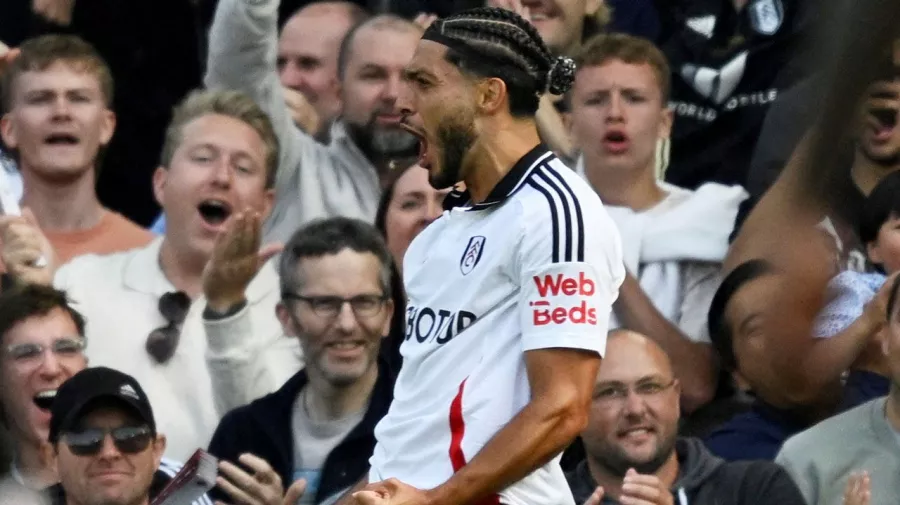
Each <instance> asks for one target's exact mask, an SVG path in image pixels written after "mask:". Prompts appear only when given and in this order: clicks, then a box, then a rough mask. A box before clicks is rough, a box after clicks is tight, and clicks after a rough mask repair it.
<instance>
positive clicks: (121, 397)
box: [50, 367, 156, 444]
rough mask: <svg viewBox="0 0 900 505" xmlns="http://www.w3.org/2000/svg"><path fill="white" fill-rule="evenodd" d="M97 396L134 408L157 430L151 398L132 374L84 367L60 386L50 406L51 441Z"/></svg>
mask: <svg viewBox="0 0 900 505" xmlns="http://www.w3.org/2000/svg"><path fill="white" fill-rule="evenodd" d="M99 400H107V401H111V402H112V403H113V404H115V403H118V404H120V405H123V406H125V407H127V408H128V409H130V410H131V411H133V412H134V413H135V414H137V415H138V417H140V418H141V420H142V421H144V422H145V423H147V425H148V426H149V427H150V431H151V432H152V433H153V434H156V422H155V421H154V419H153V409H151V408H150V400H149V399H148V398H147V394H146V393H145V392H144V390H143V388H141V385H140V384H138V381H137V380H135V378H134V377H132V376H130V375H128V374H125V373H122V372H120V371H118V370H113V369H112V368H106V367H91V368H85V369H84V370H82V371H80V372H78V373H77V374H75V375H73V376H72V377H70V378H69V380H67V381H66V382H64V383H63V385H62V386H60V388H59V390H57V392H56V398H54V399H53V405H52V406H51V407H50V442H51V443H54V444H55V443H56V442H57V441H58V440H59V434H60V433H61V432H63V431H66V430H69V429H71V428H72V427H73V426H74V425H75V424H76V423H78V422H79V421H80V420H81V417H82V416H83V415H84V414H85V413H86V409H87V407H90V406H93V404H96V403H97V402H98V401H99Z"/></svg>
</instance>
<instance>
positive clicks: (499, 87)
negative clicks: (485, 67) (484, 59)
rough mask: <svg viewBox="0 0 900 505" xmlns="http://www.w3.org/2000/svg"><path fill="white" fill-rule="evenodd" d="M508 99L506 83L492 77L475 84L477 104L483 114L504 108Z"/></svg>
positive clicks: (493, 112)
mask: <svg viewBox="0 0 900 505" xmlns="http://www.w3.org/2000/svg"><path fill="white" fill-rule="evenodd" d="M506 101H507V89H506V83H505V82H503V79H498V78H496V77H490V78H487V79H482V80H480V81H479V82H478V84H476V85H475V104H476V107H477V108H478V110H479V111H481V112H482V113H483V114H487V115H492V114H495V113H496V112H497V111H499V110H501V109H503V107H504V106H505V104H506Z"/></svg>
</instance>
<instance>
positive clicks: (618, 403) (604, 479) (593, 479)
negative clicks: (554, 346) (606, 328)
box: [567, 330, 805, 505]
mask: <svg viewBox="0 0 900 505" xmlns="http://www.w3.org/2000/svg"><path fill="white" fill-rule="evenodd" d="M679 391H680V385H679V384H678V380H676V379H675V376H674V374H673V373H672V364H671V362H670V361H669V358H668V356H666V354H665V352H663V350H662V349H661V348H660V347H659V346H658V345H657V344H656V343H654V342H653V341H652V340H650V339H648V338H647V337H645V336H643V335H641V334H638V333H635V332H632V331H627V330H617V331H614V332H612V333H611V334H610V335H609V339H608V341H607V343H606V356H605V357H604V359H603V365H601V367H600V372H599V374H598V375H597V382H596V384H595V387H594V394H593V400H592V404H591V410H590V414H589V418H588V427H587V429H586V430H585V431H584V432H583V433H582V434H581V437H582V440H583V441H584V447H585V452H586V454H587V456H586V460H585V461H584V462H582V463H581V464H580V465H578V467H577V468H576V469H575V470H574V471H573V472H571V473H570V474H569V475H567V479H568V481H569V486H570V487H571V489H572V494H573V495H574V497H575V501H576V503H583V504H586V505H597V504H600V503H603V504H618V503H622V504H625V505H651V504H656V505H669V504H673V503H675V502H677V503H678V504H679V505H688V504H690V505H739V504H740V505H743V504H746V505H758V504H760V503H777V504H779V505H805V504H804V501H803V496H802V495H801V494H800V491H799V490H798V489H797V486H796V485H795V484H794V482H793V481H792V480H791V478H790V477H789V476H788V474H787V473H786V472H785V471H784V470H783V469H782V468H781V467H780V466H778V465H776V464H774V463H771V462H768V461H755V462H741V463H728V462H725V461H724V460H722V459H719V458H717V457H715V456H713V455H712V454H711V453H710V452H709V451H707V450H706V448H705V447H704V446H703V445H702V443H701V442H700V441H699V440H696V439H693V438H680V437H678V435H677V433H678V420H679V417H680V407H679V401H678V398H679Z"/></svg>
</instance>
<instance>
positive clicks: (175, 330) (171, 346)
mask: <svg viewBox="0 0 900 505" xmlns="http://www.w3.org/2000/svg"><path fill="white" fill-rule="evenodd" d="M190 308H191V299H190V298H188V295H187V294H185V293H184V292H183V291H175V292H172V293H166V294H164V295H162V296H161V297H159V313H160V314H162V316H163V317H164V318H165V319H166V324H165V326H160V327H159V328H156V329H155V330H153V331H151V332H150V335H148V336H147V343H146V345H145V347H146V348H147V353H149V354H150V356H152V357H153V359H154V360H156V362H157V363H159V364H162V363H165V362H167V361H169V360H170V359H172V356H174V355H175V349H176V348H177V347H178V340H179V338H180V337H181V325H182V324H184V320H185V318H186V317H187V313H188V310H189V309H190Z"/></svg>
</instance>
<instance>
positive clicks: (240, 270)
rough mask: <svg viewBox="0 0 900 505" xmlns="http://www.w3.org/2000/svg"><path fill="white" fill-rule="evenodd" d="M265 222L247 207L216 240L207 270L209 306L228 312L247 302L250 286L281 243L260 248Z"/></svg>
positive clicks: (218, 310)
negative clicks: (263, 223)
mask: <svg viewBox="0 0 900 505" xmlns="http://www.w3.org/2000/svg"><path fill="white" fill-rule="evenodd" d="M261 240H262V223H261V218H260V215H259V213H258V212H254V211H253V210H250V209H247V210H245V211H244V212H241V213H239V214H237V215H236V216H234V219H232V221H231V223H230V224H229V226H228V228H227V229H226V230H225V232H223V233H222V234H221V235H219V237H218V238H217V239H216V245H215V247H214V248H213V253H212V257H210V259H209V262H208V263H207V264H206V268H204V270H203V294H204V295H205V296H206V300H207V304H208V305H209V308H210V309H212V310H213V311H216V312H220V313H223V312H227V311H228V310H229V309H231V308H232V307H234V306H236V305H238V304H240V303H243V302H244V301H245V299H246V298H245V294H246V291H247V286H249V285H250V282H251V281H252V280H253V278H254V277H255V276H256V274H257V273H258V272H259V269H260V268H262V266H263V265H264V264H265V263H266V261H268V260H269V259H270V258H272V257H273V256H275V255H276V254H278V253H279V252H280V251H281V249H282V247H283V246H282V245H281V244H272V245H268V246H266V247H264V248H262V249H260V242H261Z"/></svg>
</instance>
